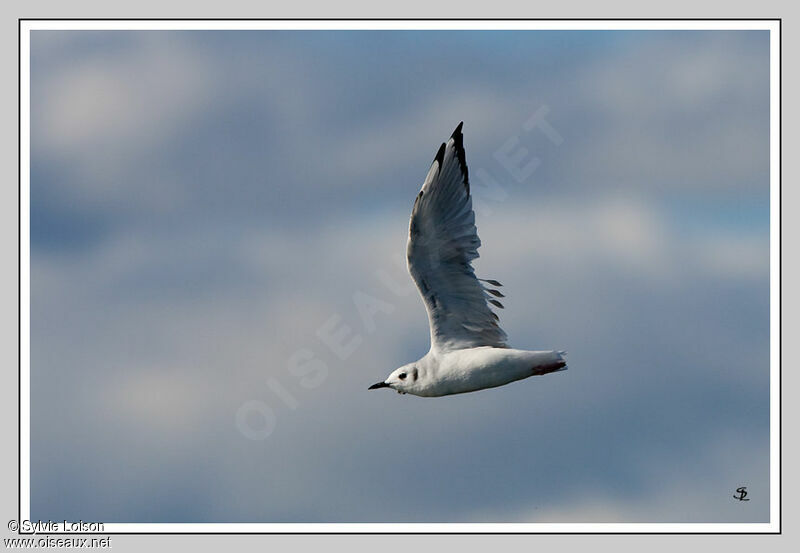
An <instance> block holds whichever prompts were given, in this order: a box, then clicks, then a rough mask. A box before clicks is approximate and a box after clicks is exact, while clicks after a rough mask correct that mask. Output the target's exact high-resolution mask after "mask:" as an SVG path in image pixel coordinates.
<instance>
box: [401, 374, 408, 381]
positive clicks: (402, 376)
mask: <svg viewBox="0 0 800 553" xmlns="http://www.w3.org/2000/svg"><path fill="white" fill-rule="evenodd" d="M399 376H400V380H405V379H406V377H407V376H408V375H407V374H406V373H400V375H399Z"/></svg>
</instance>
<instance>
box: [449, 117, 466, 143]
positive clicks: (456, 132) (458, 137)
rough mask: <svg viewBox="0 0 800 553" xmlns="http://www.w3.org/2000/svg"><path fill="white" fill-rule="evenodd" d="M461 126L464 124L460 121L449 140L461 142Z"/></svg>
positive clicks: (462, 136)
mask: <svg viewBox="0 0 800 553" xmlns="http://www.w3.org/2000/svg"><path fill="white" fill-rule="evenodd" d="M463 126H464V122H463V121H462V122H461V123H459V124H458V126H457V127H456V130H454V131H453V134H451V135H450V138H454V139H455V140H456V142H457V141H459V140H463V138H464V135H463V134H461V127H463Z"/></svg>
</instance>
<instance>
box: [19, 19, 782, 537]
mask: <svg viewBox="0 0 800 553" xmlns="http://www.w3.org/2000/svg"><path fill="white" fill-rule="evenodd" d="M768 59H769V44H768V34H767V33H766V32H722V31H715V32H603V31H595V32H575V31H572V32H487V31H483V32H455V31H453V32H400V31H395V32H366V31H361V32H322V31H319V32H275V31H272V32H269V31H250V32H189V31H185V32H88V31H80V32H79V31H73V32H51V31H34V32H33V34H32V40H31V81H32V82H31V85H32V86H31V112H32V113H31V129H32V132H31V152H32V154H31V155H32V161H31V390H32V398H31V481H32V482H31V508H32V512H31V516H32V518H33V519H45V520H46V519H53V520H63V519H65V518H66V519H83V520H101V521H105V522H318V521H319V522H329V521H330V522H370V521H389V522H404V521H413V522H417V521H419V522H425V521H436V522H460V521H470V522H471V521H490V522H496V521H510V522H514V521H532V522H537V521H552V522H594V521H598V522H605V521H609V522H610V521H615V522H616V521H621V522H626V521H631V522H633V521H636V522H717V521H723V522H724V521H732V522H734V521H735V522H745V521H753V522H765V521H767V520H768V518H769V490H768V486H769V439H768V438H769V436H768V429H769V412H768V408H769V321H768V315H769V159H768V148H769V125H768V114H769V97H768V94H769V83H768V77H769V71H768V69H769V67H768ZM461 120H463V121H464V136H465V147H466V151H467V161H468V164H469V166H470V174H471V176H472V179H473V189H474V194H475V204H476V219H477V224H478V229H479V233H480V236H481V239H482V241H483V247H482V249H481V258H480V259H478V260H476V262H475V266H476V272H477V273H478V275H479V276H482V277H484V278H495V279H498V280H500V281H501V282H503V284H504V288H503V291H504V292H505V293H506V295H507V300H508V301H505V302H504V303H505V304H506V309H505V310H504V311H502V312H501V313H500V315H501V323H502V325H503V327H504V328H505V330H506V331H507V333H508V335H509V338H510V343H511V344H512V345H513V346H514V347H518V348H524V349H565V350H568V351H569V358H568V360H569V366H570V370H569V371H566V372H562V373H558V374H555V375H549V376H547V377H543V378H531V379H528V380H525V381H522V382H518V383H514V384H512V385H510V386H506V387H502V388H497V389H493V390H487V391H482V392H478V393H472V394H464V395H460V396H450V397H446V398H438V399H426V398H417V397H413V396H399V395H397V394H394V393H389V392H385V391H378V392H367V390H366V388H367V386H368V385H369V384H371V383H373V382H376V381H377V380H379V379H381V378H383V377H384V376H385V375H386V374H388V373H389V372H390V371H391V370H393V369H394V368H396V367H398V366H400V365H402V364H405V363H407V362H409V361H413V360H415V359H417V358H419V357H420V356H422V355H423V354H424V353H425V352H426V351H427V348H428V345H429V344H428V329H427V320H426V317H425V312H424V308H423V305H422V302H421V300H420V299H419V298H418V297H417V295H416V291H415V289H414V288H413V285H412V283H411V281H410V279H409V278H408V276H407V274H406V272H405V268H404V266H403V261H402V254H403V252H404V247H405V239H406V230H407V225H408V216H409V213H410V209H411V206H412V204H413V201H414V197H415V194H416V192H417V191H418V189H419V186H420V184H421V182H422V179H423V178H424V176H425V174H426V172H427V170H428V167H429V164H430V162H431V160H432V159H433V156H434V154H435V153H436V150H437V148H438V146H439V143H440V142H442V141H443V140H445V139H446V138H447V137H448V136H449V135H450V133H451V132H452V130H453V128H454V127H455V126H456V124H458V122H459V121H461ZM365 306H366V307H365ZM369 307H373V308H374V310H372V311H370V309H369ZM740 486H747V489H748V491H749V494H750V495H749V498H750V499H751V501H749V502H738V501H735V500H733V498H732V497H731V496H732V494H733V493H735V491H736V488H737V487H740Z"/></svg>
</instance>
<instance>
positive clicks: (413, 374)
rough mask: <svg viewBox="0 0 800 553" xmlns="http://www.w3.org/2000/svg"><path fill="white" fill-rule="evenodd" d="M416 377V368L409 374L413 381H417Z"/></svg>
mask: <svg viewBox="0 0 800 553" xmlns="http://www.w3.org/2000/svg"><path fill="white" fill-rule="evenodd" d="M417 375H418V373H417V368H416V367H414V370H413V371H412V372H411V376H413V377H414V380H415V381H416V380H417Z"/></svg>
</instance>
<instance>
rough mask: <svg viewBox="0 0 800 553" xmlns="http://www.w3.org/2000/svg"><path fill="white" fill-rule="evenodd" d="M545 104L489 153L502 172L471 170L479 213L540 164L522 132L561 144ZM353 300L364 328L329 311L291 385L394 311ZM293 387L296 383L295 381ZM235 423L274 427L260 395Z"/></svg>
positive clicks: (252, 431)
mask: <svg viewBox="0 0 800 553" xmlns="http://www.w3.org/2000/svg"><path fill="white" fill-rule="evenodd" d="M549 113H550V109H549V108H548V107H547V106H546V105H543V106H541V107H539V108H538V109H537V110H536V111H534V113H533V114H532V115H531V116H530V117H529V118H528V119H527V120H526V121H525V122H524V123H523V124H522V130H521V131H520V132H517V133H515V134H514V135H513V136H510V137H509V138H508V139H507V140H505V141H504V142H503V143H502V144H501V145H500V147H499V148H497V149H496V150H495V152H494V154H493V157H494V159H495V161H497V164H498V165H499V167H500V168H501V169H502V170H503V172H502V176H498V175H496V173H495V174H494V175H493V174H492V173H490V172H489V170H487V169H486V168H483V167H480V168H478V169H477V170H475V171H470V177H471V178H470V193H471V195H472V198H473V205H474V208H475V210H476V211H477V212H478V213H480V215H481V217H491V216H492V215H493V213H494V211H493V210H492V207H491V206H492V204H499V203H503V202H506V201H507V200H508V198H509V191H508V189H507V188H505V187H504V186H503V185H501V184H500V182H501V181H508V177H510V178H511V179H512V180H513V181H515V182H516V183H517V184H523V183H525V182H526V181H527V180H528V179H530V178H531V177H532V176H533V174H534V173H535V172H536V170H537V169H538V168H539V167H540V166H541V164H542V159H541V158H540V157H538V156H536V155H533V154H532V153H531V152H530V151H529V150H528V148H526V147H525V146H524V145H523V142H524V137H525V136H526V135H528V134H531V133H534V132H538V133H541V134H542V135H543V136H544V137H545V138H547V140H548V141H549V142H550V143H551V144H552V145H553V146H556V147H558V146H561V144H562V143H563V142H564V138H563V136H562V135H561V134H560V133H559V132H558V131H557V130H556V129H555V127H553V125H551V124H550V122H549V121H548V120H547V116H548V114H549ZM393 262H394V263H395V264H397V265H398V266H399V267H401V268H402V270H403V272H405V265H406V262H405V259H404V258H403V257H402V256H400V255H397V256H395V257H394V258H393ZM374 276H375V277H376V278H377V279H378V281H379V282H380V283H381V284H382V285H383V287H384V288H385V289H386V290H387V291H388V292H389V293H390V294H391V296H392V298H393V299H399V298H401V297H405V296H408V295H409V294H410V293H411V291H412V290H413V287H411V286H407V285H403V284H402V283H398V282H397V281H396V280H395V279H393V278H392V277H391V273H390V272H389V271H387V270H385V269H378V270H376V271H375V273H374ZM352 304H353V306H354V307H355V309H356V312H357V313H358V317H359V319H360V322H361V327H362V329H363V332H356V331H354V329H353V328H352V327H351V326H350V325H348V324H346V323H345V322H344V320H343V318H342V316H341V315H339V314H333V315H331V316H330V317H329V318H328V319H327V320H326V321H325V322H324V323H322V324H321V325H320V326H319V327H318V328H317V329H316V332H315V333H314V334H315V336H316V338H317V339H318V340H319V342H321V344H322V345H323V346H325V349H326V354H325V355H320V354H318V353H317V351H316V350H314V349H313V348H311V347H303V348H300V349H298V350H296V351H295V352H294V353H293V354H292V355H290V356H289V358H288V359H287V360H286V372H287V373H288V375H289V376H290V377H291V378H292V379H293V380H294V382H295V383H296V385H299V387H300V388H302V389H304V390H312V389H314V388H318V387H320V386H321V385H322V384H323V383H324V382H325V380H326V379H327V377H328V373H329V372H330V368H329V365H328V363H327V361H326V360H325V359H326V357H329V355H328V354H330V355H333V356H334V357H336V358H337V359H338V360H340V361H346V360H347V359H349V358H350V357H352V355H353V354H354V353H355V352H356V351H358V349H359V347H360V346H361V345H362V344H363V343H364V333H366V334H373V333H374V332H375V331H376V330H377V321H376V316H378V315H380V314H385V315H388V314H391V313H393V312H394V311H395V308H396V306H395V304H394V303H392V301H391V298H389V299H387V298H386V297H383V298H378V297H375V296H373V295H371V294H368V293H366V292H364V291H360V290H358V291H355V292H353V294H352ZM266 385H267V388H269V390H270V391H271V392H272V395H274V398H275V399H277V400H278V401H279V402H280V403H281V404H282V405H283V406H285V407H286V408H288V409H290V410H292V411H294V410H296V409H297V408H298V407H299V406H300V400H299V399H298V395H297V393H295V392H292V391H291V390H290V389H289V387H287V386H286V385H284V384H283V382H281V380H279V379H278V378H276V377H275V376H269V377H267V379H266ZM295 388H296V386H295ZM235 425H236V428H237V430H238V431H239V433H240V434H241V435H242V436H244V437H245V438H247V439H250V440H265V439H267V438H268V437H269V436H270V435H272V433H273V432H274V431H275V428H276V427H277V425H278V417H277V414H276V412H275V410H274V409H273V408H272V406H271V405H270V404H269V403H268V402H267V401H265V400H264V399H249V400H247V401H244V402H243V403H242V404H241V405H240V406H239V408H238V409H237V411H236V415H235Z"/></svg>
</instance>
